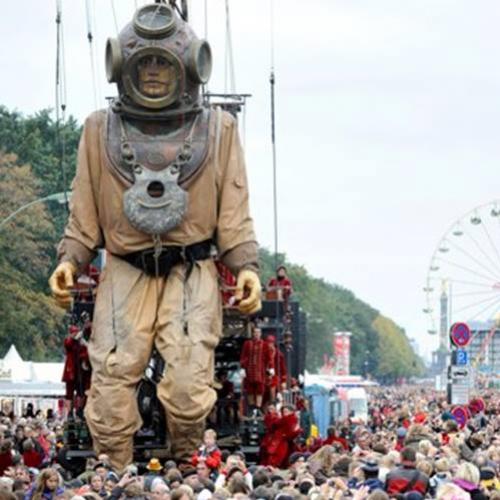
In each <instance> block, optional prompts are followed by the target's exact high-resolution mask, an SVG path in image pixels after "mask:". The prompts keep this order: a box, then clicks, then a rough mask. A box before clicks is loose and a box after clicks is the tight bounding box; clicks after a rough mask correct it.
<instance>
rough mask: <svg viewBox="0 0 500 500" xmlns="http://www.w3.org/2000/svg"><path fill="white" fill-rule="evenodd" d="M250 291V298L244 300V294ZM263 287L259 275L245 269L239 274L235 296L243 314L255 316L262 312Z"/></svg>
mask: <svg viewBox="0 0 500 500" xmlns="http://www.w3.org/2000/svg"><path fill="white" fill-rule="evenodd" d="M245 291H248V297H246V298H243V293H244V292H245ZM260 291H261V285H260V280H259V277H258V276H257V273H256V272H254V271H250V270H249V269H243V270H242V271H240V272H239V273H238V280H237V283H236V293H235V294H234V296H235V298H236V300H237V301H240V302H239V304H238V309H239V310H240V312H242V313H243V314H253V313H256V312H257V311H260V309H261V308H262V304H261V302H260Z"/></svg>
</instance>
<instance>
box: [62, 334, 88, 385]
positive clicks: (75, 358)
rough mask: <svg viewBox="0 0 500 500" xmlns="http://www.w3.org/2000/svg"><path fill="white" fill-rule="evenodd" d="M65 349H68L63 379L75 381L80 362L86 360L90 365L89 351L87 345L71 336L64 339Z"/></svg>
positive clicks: (64, 380)
mask: <svg viewBox="0 0 500 500" xmlns="http://www.w3.org/2000/svg"><path fill="white" fill-rule="evenodd" d="M64 350H65V351H66V360H65V362H64V370H63V376H62V381H63V382H74V381H75V380H76V367H77V366H78V363H80V364H81V363H82V362H86V363H87V364H88V365H89V353H88V351H87V347H86V346H85V345H83V344H81V343H80V342H79V341H78V340H76V339H75V338H73V337H71V336H68V337H66V338H65V339H64ZM89 366H90V365H89ZM87 389H88V387H87Z"/></svg>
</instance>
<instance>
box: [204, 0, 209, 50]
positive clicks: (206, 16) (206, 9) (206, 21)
mask: <svg viewBox="0 0 500 500" xmlns="http://www.w3.org/2000/svg"><path fill="white" fill-rule="evenodd" d="M204 12H205V40H207V39H208V0H205V9H204Z"/></svg>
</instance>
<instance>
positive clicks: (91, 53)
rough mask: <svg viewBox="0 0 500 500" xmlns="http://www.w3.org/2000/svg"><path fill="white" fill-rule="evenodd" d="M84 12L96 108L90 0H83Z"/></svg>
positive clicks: (95, 106)
mask: <svg viewBox="0 0 500 500" xmlns="http://www.w3.org/2000/svg"><path fill="white" fill-rule="evenodd" d="M85 7H86V14H87V40H88V42H89V52H90V70H91V76H92V90H93V93H94V108H95V109H97V102H98V99H97V83H96V70H95V58H94V44H93V41H94V35H93V34H92V8H91V5H90V0H85Z"/></svg>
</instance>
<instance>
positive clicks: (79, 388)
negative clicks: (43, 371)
mask: <svg viewBox="0 0 500 500" xmlns="http://www.w3.org/2000/svg"><path fill="white" fill-rule="evenodd" d="M84 329H85V327H84V328H83V329H80V328H78V327H77V326H75V325H71V326H70V327H69V335H68V336H67V337H66V338H65V339H64V351H65V353H66V360H65V363H64V369H63V376H62V381H63V382H64V383H65V384H66V396H65V399H66V401H67V402H68V406H69V408H68V409H70V408H71V405H72V404H74V407H75V410H77V411H78V410H81V409H83V406H84V401H85V392H86V391H87V390H88V389H89V388H90V379H91V368H90V362H89V353H88V350H87V346H86V342H85V340H84Z"/></svg>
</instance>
